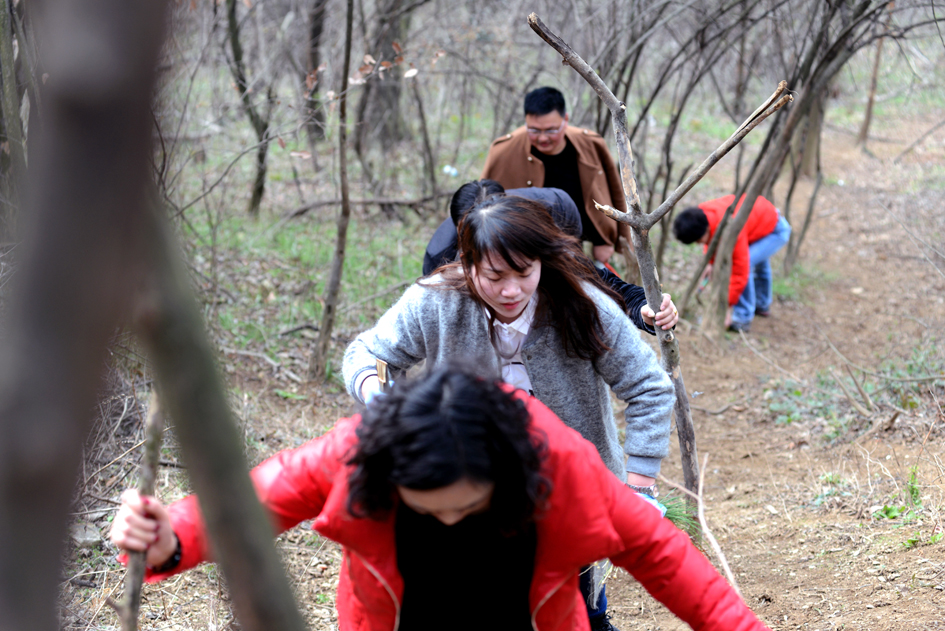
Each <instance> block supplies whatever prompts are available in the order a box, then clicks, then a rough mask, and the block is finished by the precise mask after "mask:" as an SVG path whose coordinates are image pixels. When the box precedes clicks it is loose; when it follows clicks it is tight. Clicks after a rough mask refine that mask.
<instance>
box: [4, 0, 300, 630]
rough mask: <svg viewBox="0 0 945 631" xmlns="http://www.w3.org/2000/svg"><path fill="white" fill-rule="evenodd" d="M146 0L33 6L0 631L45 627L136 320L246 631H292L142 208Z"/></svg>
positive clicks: (214, 374) (226, 418)
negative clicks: (119, 352)
mask: <svg viewBox="0 0 945 631" xmlns="http://www.w3.org/2000/svg"><path fill="white" fill-rule="evenodd" d="M166 8H167V7H166V3H165V2H164V1H163V0H139V1H137V2H129V1H128V0H70V1H69V2H65V1H63V0H59V1H56V0H47V1H46V2H42V3H36V4H31V5H30V10H31V11H34V12H36V13H35V15H36V17H37V18H39V19H38V22H37V23H38V25H39V26H40V28H39V32H40V34H41V39H40V41H42V42H44V43H45V46H43V47H42V51H43V56H44V61H45V68H46V69H47V70H48V72H49V76H50V80H49V82H48V83H47V85H46V93H45V95H44V107H45V108H46V110H45V112H44V120H45V129H44V134H43V136H42V138H41V142H40V144H39V145H38V147H37V150H36V154H35V157H34V158H33V159H32V160H31V169H30V172H29V180H28V182H27V186H26V189H25V190H24V195H23V198H24V199H25V200H26V202H27V208H29V212H28V213H27V214H26V217H27V219H28V226H27V227H28V231H27V236H26V240H25V242H24V243H23V245H22V247H21V248H20V261H19V264H20V270H19V272H18V275H17V276H16V277H15V278H14V280H13V282H14V283H15V287H14V291H13V295H12V299H11V300H10V302H9V306H8V310H7V316H8V319H7V321H6V322H5V323H4V324H5V325H6V326H5V327H4V328H3V329H2V330H3V334H4V340H3V343H2V344H0V436H3V440H0V631H5V630H6V629H10V630H11V631H12V630H20V629H30V630H34V629H35V630H40V631H43V630H49V631H51V630H53V629H56V628H57V627H58V620H57V619H56V611H57V607H56V600H57V595H58V590H57V586H58V584H59V582H60V580H61V577H62V568H61V563H62V558H63V553H64V549H63V547H64V546H63V542H64V541H65V540H66V535H67V524H68V521H69V519H68V518H69V503H70V498H71V495H72V493H73V491H74V490H75V483H76V480H75V479H76V474H77V472H78V469H79V461H80V456H81V454H82V445H83V443H84V440H85V438H86V436H87V435H88V430H89V424H90V421H91V418H92V415H93V408H94V403H95V398H96V394H97V391H98V388H99V387H100V376H101V374H102V373H103V371H104V367H105V359H106V350H107V345H108V343H109V340H110V339H111V337H112V336H113V335H114V332H115V330H116V328H117V327H118V326H119V325H121V324H123V323H125V322H127V320H128V318H129V315H130V313H131V312H132V311H135V313H134V315H135V318H134V319H135V321H136V322H137V323H138V324H139V332H141V333H142V334H143V337H144V340H145V341H146V342H148V344H149V346H150V350H151V353H152V357H153V362H154V367H155V372H156V374H157V382H158V387H159V388H160V389H161V391H162V392H163V393H164V400H165V402H166V404H167V408H168V410H169V412H170V413H171V416H172V418H173V419H174V420H175V421H176V422H177V429H178V432H179V436H180V439H181V446H182V448H183V451H184V455H185V460H186V462H187V465H188V471H189V472H190V474H191V477H192V480H193V483H194V486H195V487H196V488H197V490H198V492H199V493H201V500H200V501H201V509H202V512H203V515H204V517H205V520H206V523H207V527H208V529H209V531H210V537H211V541H212V542H213V548H214V552H215V553H216V554H215V557H216V558H218V559H219V560H220V563H221V566H222V568H223V571H224V574H225V575H226V577H227V579H228V584H229V588H230V590H231V592H232V594H233V600H234V607H235V608H236V610H237V612H238V614H239V616H240V622H241V624H242V626H243V628H245V629H252V630H254V631H263V630H269V629H279V630H286V631H289V630H292V631H300V630H301V629H303V628H304V625H303V623H302V619H301V617H300V615H299V613H298V611H297V609H296V608H295V604H294V601H293V597H292V592H291V590H290V588H289V585H288V581H287V580H286V578H285V575H284V573H283V570H282V567H281V565H280V563H279V560H278V558H277V556H276V554H275V550H274V549H273V546H272V543H271V535H272V529H271V528H272V527H271V524H270V522H269V521H268V519H267V518H266V516H265V515H264V513H263V511H262V509H261V507H260V505H259V502H258V500H257V499H256V496H255V492H254V490H253V487H252V483H251V482H250V480H249V477H248V475H247V468H246V463H245V461H244V459H243V455H242V440H241V436H240V434H239V432H238V430H237V428H236V425H235V423H233V421H232V417H231V415H230V413H229V410H228V408H227V400H226V393H225V390H224V388H223V384H222V382H221V380H220V376H219V371H218V370H217V369H216V366H215V363H214V359H213V353H212V351H211V349H210V346H209V343H208V341H207V340H206V336H205V334H204V330H203V322H202V321H201V316H200V310H199V308H198V307H197V304H196V301H195V300H194V297H193V291H192V289H191V286H190V278H189V276H188V275H187V273H186V268H185V267H184V266H183V265H182V264H181V262H180V261H178V260H177V258H178V257H179V254H177V252H176V250H175V248H174V247H173V241H172V238H171V237H170V234H171V233H170V230H168V229H167V228H166V227H165V226H164V225H163V220H161V219H160V218H159V217H158V216H157V214H156V213H155V212H154V211H153V210H149V209H150V208H151V205H152V203H153V201H152V196H151V194H150V191H151V183H150V172H151V168H150V167H151V165H150V157H151V156H150V153H151V137H152V136H151V134H152V129H153V128H152V124H153V122H154V121H153V118H152V115H151V98H152V95H153V94H154V92H155V86H156V80H155V79H156V72H155V68H156V65H157V64H156V62H157V58H158V53H159V51H160V49H161V44H162V41H163V30H164V29H163V25H164V24H165V22H166Z"/></svg>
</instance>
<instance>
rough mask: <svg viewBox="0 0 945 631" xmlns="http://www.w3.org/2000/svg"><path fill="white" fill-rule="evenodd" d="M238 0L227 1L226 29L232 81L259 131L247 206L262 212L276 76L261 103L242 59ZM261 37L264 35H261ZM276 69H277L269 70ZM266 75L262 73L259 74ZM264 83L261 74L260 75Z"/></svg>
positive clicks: (256, 213) (241, 104) (256, 211)
mask: <svg viewBox="0 0 945 631" xmlns="http://www.w3.org/2000/svg"><path fill="white" fill-rule="evenodd" d="M260 4H261V3H257V4H256V5H255V10H256V11H257V15H259V13H258V12H260V11H262V8H261V7H260ZM236 7H237V2H236V0H226V32H227V41H228V42H229V44H230V53H231V57H230V59H229V62H230V64H229V65H230V72H231V73H232V75H233V80H234V81H235V82H236V88H237V90H238V91H239V95H240V106H241V107H242V109H243V112H245V113H246V117H247V118H248V119H249V122H250V124H251V125H252V127H253V131H254V132H256V140H257V142H258V144H257V146H256V177H255V178H254V179H253V186H252V193H251V196H250V199H249V206H248V208H247V210H248V212H249V214H250V215H253V216H257V215H258V214H259V204H260V203H261V202H262V198H263V194H264V193H265V191H266V170H267V168H268V162H267V158H268V156H269V142H270V141H271V140H272V138H270V136H269V123H270V120H271V119H272V109H273V106H274V105H275V98H274V94H273V93H274V86H275V77H274V76H270V77H268V80H269V81H268V85H266V86H265V90H264V91H263V92H264V94H265V96H264V98H263V102H262V104H260V103H257V102H256V101H254V100H253V95H254V94H255V93H256V92H258V91H260V90H259V88H260V87H262V86H261V85H256V83H254V84H253V85H251V84H250V82H249V80H248V78H247V74H246V63H245V61H244V59H243V44H242V42H241V40H240V30H241V22H240V20H239V19H238V17H237V13H236ZM260 37H261V35H260ZM270 72H274V70H270ZM260 74H263V73H260ZM257 79H258V80H259V82H261V77H257Z"/></svg>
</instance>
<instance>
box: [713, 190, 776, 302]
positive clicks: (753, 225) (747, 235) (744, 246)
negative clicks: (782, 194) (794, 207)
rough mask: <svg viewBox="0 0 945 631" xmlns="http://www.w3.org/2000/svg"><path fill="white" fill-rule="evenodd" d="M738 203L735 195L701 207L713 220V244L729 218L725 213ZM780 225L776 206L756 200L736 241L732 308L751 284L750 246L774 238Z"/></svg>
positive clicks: (765, 201) (760, 198) (731, 296)
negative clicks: (758, 241)
mask: <svg viewBox="0 0 945 631" xmlns="http://www.w3.org/2000/svg"><path fill="white" fill-rule="evenodd" d="M734 199H735V196H734V195H726V196H725V197H719V198H718V199H711V200H709V201H707V202H703V203H701V204H699V208H701V209H702V212H704V213H705V218H706V219H708V220H709V241H710V242H711V241H712V237H713V236H715V230H716V228H718V227H719V222H720V221H721V220H722V216H723V215H724V214H725V209H726V208H728V207H729V204H731V203H732V201H733V200H734ZM744 201H745V196H744V195H742V198H741V199H740V200H738V206H736V207H735V211H734V212H736V213H737V212H738V209H739V208H741V207H742V202H744ZM776 225H778V209H777V208H775V207H774V204H772V203H771V202H769V201H768V200H767V199H765V198H764V197H762V196H761V195H759V196H758V199H756V200H755V205H754V206H752V208H751V213H750V214H749V215H748V221H747V222H746V223H745V227H744V228H742V231H741V232H740V233H738V239H737V240H736V241H735V249H734V250H733V251H732V277H731V280H730V281H729V283H728V304H729V305H734V304H735V303H737V302H738V298H739V296H741V295H742V292H743V291H745V285H747V284H748V268H749V261H750V257H749V256H748V246H749V245H751V244H752V243H754V242H755V241H757V240H758V239H761V238H762V237H766V236H768V235H769V234H771V232H772V231H773V230H774V227H775V226H776ZM705 249H706V250H708V249H709V246H708V245H706V246H705ZM713 260H714V259H713Z"/></svg>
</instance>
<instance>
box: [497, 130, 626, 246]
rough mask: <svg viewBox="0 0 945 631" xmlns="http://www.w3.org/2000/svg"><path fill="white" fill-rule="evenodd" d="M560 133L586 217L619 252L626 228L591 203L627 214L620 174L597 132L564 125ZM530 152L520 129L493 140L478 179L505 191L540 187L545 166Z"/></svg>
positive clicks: (529, 143)
mask: <svg viewBox="0 0 945 631" xmlns="http://www.w3.org/2000/svg"><path fill="white" fill-rule="evenodd" d="M564 133H565V136H567V138H568V140H570V141H571V144H572V145H574V148H575V149H576V150H577V154H578V170H579V171H580V178H581V190H582V191H583V193H584V208H585V209H586V211H587V216H588V217H589V218H590V219H591V221H592V222H594V227H596V228H597V231H598V232H599V233H600V236H601V237H603V238H604V240H605V241H607V243H609V244H610V245H613V246H614V247H615V248H616V250H617V251H620V249H621V248H620V243H619V241H618V240H617V237H618V235H620V236H623V237H624V238H625V239H627V241H628V242H629V241H630V228H629V226H627V225H626V224H618V223H617V222H616V221H614V220H613V219H610V218H608V217H606V216H605V215H604V214H603V213H601V212H600V211H599V210H597V208H595V207H594V202H595V201H597V202H598V203H600V204H606V205H608V206H613V207H614V208H616V209H617V210H620V211H624V212H626V210H627V202H626V200H625V199H624V195H623V185H622V184H621V182H620V174H619V173H618V171H617V165H616V163H615V162H614V159H613V157H612V156H611V155H610V149H608V148H607V143H606V142H604V139H603V138H601V137H600V135H599V134H598V133H597V132H593V131H591V130H589V129H581V128H580V127H572V126H571V125H568V127H567V129H565V131H564ZM531 150H532V145H531V142H529V140H528V134H527V133H525V127H524V126H523V127H519V128H518V129H516V130H515V131H513V132H512V133H511V134H506V135H504V136H500V137H499V138H496V139H495V140H494V141H493V142H492V146H490V147H489V156H488V157H487V158H486V166H485V167H484V168H483V170H482V177H483V178H488V179H490V180H495V181H496V182H498V183H499V184H501V185H502V186H504V187H505V188H506V189H510V188H526V187H529V186H536V187H542V186H544V185H545V165H544V164H542V162H541V160H539V159H538V158H536V157H535V156H533V155H532V153H531Z"/></svg>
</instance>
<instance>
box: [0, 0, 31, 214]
mask: <svg viewBox="0 0 945 631" xmlns="http://www.w3.org/2000/svg"><path fill="white" fill-rule="evenodd" d="M14 11H15V9H14V8H13V3H12V2H11V0H2V3H0V69H2V70H0V87H2V94H0V105H2V107H0V121H2V129H3V133H4V137H5V139H4V140H5V142H4V148H5V150H6V151H4V153H9V155H10V163H11V169H10V175H11V177H10V178H8V179H7V185H6V186H5V187H3V193H4V196H5V197H6V198H7V199H6V202H5V203H4V204H3V205H4V206H5V207H6V208H5V209H0V223H3V224H6V223H9V220H10V218H11V217H12V216H13V212H12V209H13V207H14V206H15V205H16V203H17V201H16V200H17V194H16V190H15V185H14V183H15V182H16V181H18V180H19V178H22V177H23V176H24V175H25V173H26V157H25V151H26V150H25V148H24V146H23V128H22V126H21V124H20V105H19V104H20V100H19V94H18V91H17V85H16V72H15V68H16V64H15V62H14V60H13V40H14V35H13V32H14V31H13V19H14ZM3 210H5V212H3ZM4 217H6V220H4Z"/></svg>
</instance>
